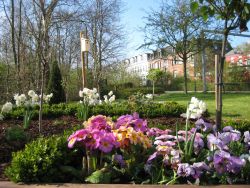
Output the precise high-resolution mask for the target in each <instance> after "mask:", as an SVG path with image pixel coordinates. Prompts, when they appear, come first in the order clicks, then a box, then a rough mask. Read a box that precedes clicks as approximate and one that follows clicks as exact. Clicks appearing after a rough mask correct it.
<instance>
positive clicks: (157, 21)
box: [142, 0, 204, 93]
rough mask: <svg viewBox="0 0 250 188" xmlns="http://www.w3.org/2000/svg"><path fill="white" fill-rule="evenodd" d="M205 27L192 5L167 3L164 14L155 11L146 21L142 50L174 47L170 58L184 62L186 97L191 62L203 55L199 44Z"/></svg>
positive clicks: (163, 9)
mask: <svg viewBox="0 0 250 188" xmlns="http://www.w3.org/2000/svg"><path fill="white" fill-rule="evenodd" d="M203 27H204V21H203V19H202V18H201V17H200V16H199V15H198V14H194V13H192V12H191V10H190V7H189V1H185V0H175V1H174V2H171V4H168V3H166V1H165V2H163V3H162V5H161V6H160V10H157V11H152V12H151V13H149V16H148V17H146V25H145V44H143V45H142V46H146V47H148V46H157V47H166V46H170V47H171V48H172V51H171V52H169V53H170V55H172V56H174V57H175V59H176V58H177V59H179V60H181V61H182V62H183V72H184V81H185V87H184V90H185V93H187V62H188V59H189V58H190V57H191V56H193V55H194V54H195V53H197V51H199V49H200V48H199V47H198V40H196V37H197V36H199V34H200V30H201V29H202V28H203Z"/></svg>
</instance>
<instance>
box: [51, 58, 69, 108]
mask: <svg viewBox="0 0 250 188" xmlns="http://www.w3.org/2000/svg"><path fill="white" fill-rule="evenodd" d="M47 93H53V97H52V98H51V100H50V103H52V104H57V103H61V102H65V92H64V89H63V87H62V75H61V71H60V69H59V66H58V62H57V61H54V62H53V64H52V68H51V71H50V78H49V83H48V88H47Z"/></svg>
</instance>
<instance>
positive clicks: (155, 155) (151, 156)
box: [147, 152, 157, 163]
mask: <svg viewBox="0 0 250 188" xmlns="http://www.w3.org/2000/svg"><path fill="white" fill-rule="evenodd" d="M156 157H157V152H154V153H153V154H152V155H150V156H149V158H148V160H147V163H149V162H151V161H152V160H153V159H154V158H156Z"/></svg>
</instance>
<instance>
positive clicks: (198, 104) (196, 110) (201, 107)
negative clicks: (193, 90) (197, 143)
mask: <svg viewBox="0 0 250 188" xmlns="http://www.w3.org/2000/svg"><path fill="white" fill-rule="evenodd" d="M206 110H207V105H206V103H205V102H203V101H202V100H198V99H197V98H195V97H192V98H191V101H190V103H189V105H188V108H187V112H186V113H184V114H181V116H182V117H185V118H191V119H197V118H200V117H201V115H202V114H203V113H204V112H205V111H206Z"/></svg>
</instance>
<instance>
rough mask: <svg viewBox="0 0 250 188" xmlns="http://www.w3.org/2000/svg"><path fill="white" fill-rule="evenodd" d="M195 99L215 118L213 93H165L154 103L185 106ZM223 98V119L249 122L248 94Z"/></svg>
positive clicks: (249, 104) (249, 98)
mask: <svg viewBox="0 0 250 188" xmlns="http://www.w3.org/2000/svg"><path fill="white" fill-rule="evenodd" d="M193 96H194V97H197V98H198V99H200V100H203V101H205V102H206V104H207V108H208V111H209V112H210V114H211V116H212V117H215V95H214V93H206V94H203V93H188V94H187V95H185V94H184V93H166V94H162V95H160V96H158V97H156V98H155V100H156V101H175V102H177V103H179V104H182V105H185V106H186V105H187V103H188V101H190V99H191V97H193ZM222 98H223V110H222V113H223V117H222V118H223V119H232V118H234V119H235V118H237V119H248V120H250V93H225V94H223V96H222Z"/></svg>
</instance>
